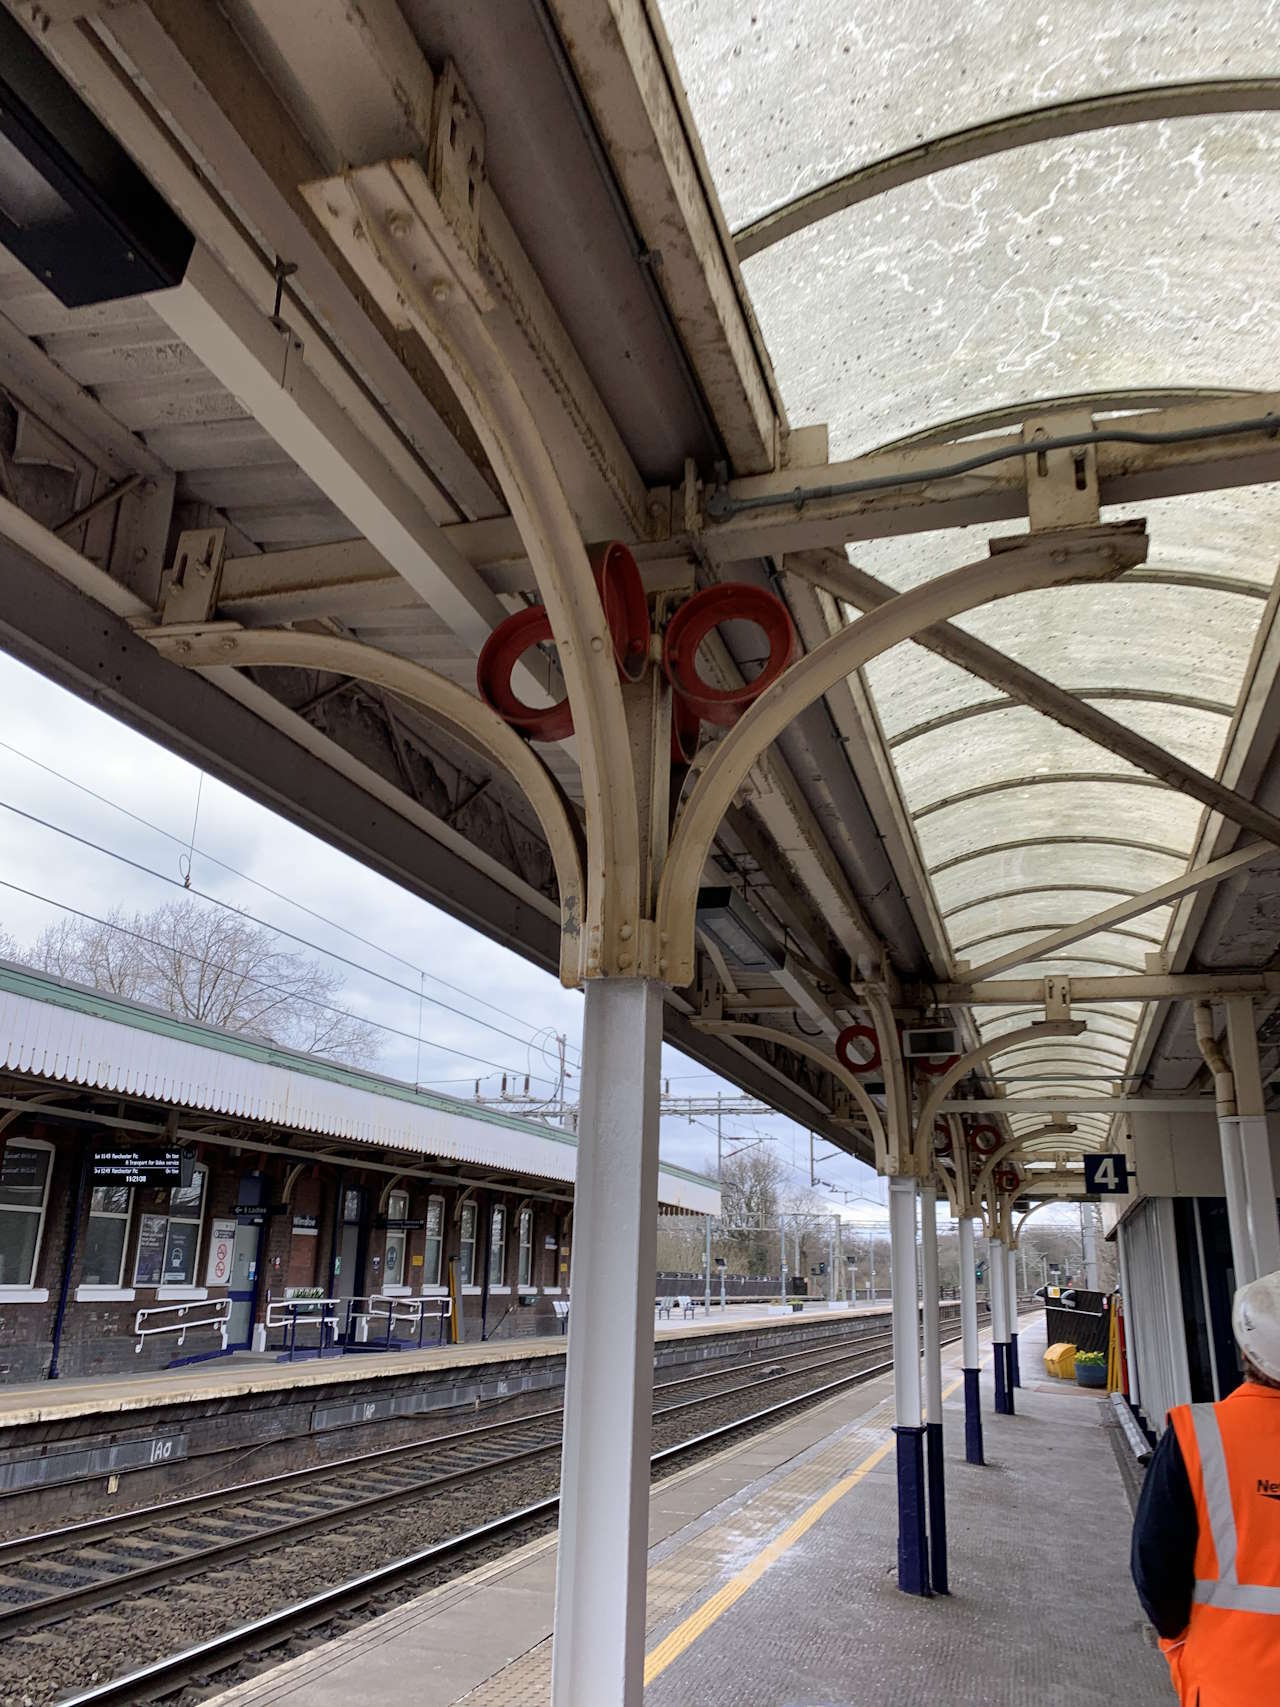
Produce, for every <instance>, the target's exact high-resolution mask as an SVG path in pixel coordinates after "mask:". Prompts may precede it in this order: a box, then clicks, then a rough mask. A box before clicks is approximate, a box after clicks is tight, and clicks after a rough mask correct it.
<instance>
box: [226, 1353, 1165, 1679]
mask: <svg viewBox="0 0 1280 1707" xmlns="http://www.w3.org/2000/svg"><path fill="white" fill-rule="evenodd" d="M1022 1341H1023V1366H1024V1368H1025V1369H1026V1370H1027V1371H1028V1385H1027V1387H1025V1388H1023V1389H1020V1390H1019V1392H1018V1402H1019V1414H1018V1415H1016V1416H1014V1417H995V1416H994V1415H992V1414H991V1409H992V1395H991V1389H990V1380H989V1376H986V1377H984V1403H985V1408H986V1412H987V1414H986V1417H985V1425H986V1435H987V1456H988V1460H989V1462H988V1464H987V1465H986V1466H985V1467H984V1468H981V1469H979V1468H975V1467H972V1466H969V1465H966V1464H965V1463H964V1462H963V1457H962V1453H963V1417H962V1415H961V1413H960V1410H959V1408H958V1397H959V1373H960V1372H959V1362H958V1357H953V1358H951V1359H950V1360H949V1364H948V1368H947V1371H946V1387H947V1389H948V1392H949V1397H948V1400H947V1404H946V1413H947V1425H948V1426H947V1447H948V1453H947V1473H948V1477H949V1486H948V1491H949V1495H950V1498H949V1519H950V1526H951V1535H952V1544H951V1576H952V1583H953V1593H952V1594H951V1595H950V1596H949V1597H946V1598H941V1597H939V1598H937V1599H934V1600H931V1601H918V1600H912V1599H910V1598H909V1597H907V1596H904V1595H902V1594H900V1593H899V1592H898V1589H897V1587H896V1545H897V1543H896V1483H895V1479H894V1474H893V1459H892V1452H891V1446H892V1435H891V1433H890V1426H891V1422H892V1397H891V1392H890V1388H889V1383H888V1381H887V1380H885V1379H880V1380H877V1381H875V1382H871V1383H868V1384H867V1386H865V1387H861V1388H859V1389H857V1390H856V1391H855V1392H854V1393H853V1394H851V1395H850V1394H846V1395H844V1396H842V1397H839V1398H836V1399H833V1400H831V1401H829V1402H828V1403H827V1404H824V1405H822V1406H819V1407H816V1408H815V1409H814V1410H812V1411H810V1412H808V1413H807V1414H806V1415H805V1416H803V1417H802V1418H800V1419H798V1420H797V1421H795V1422H792V1423H788V1424H786V1425H785V1426H783V1427H781V1428H778V1429H775V1430H773V1431H771V1432H770V1433H768V1434H764V1435H760V1436H757V1437H756V1438H755V1439H754V1440H752V1441H749V1442H747V1443H746V1444H745V1445H743V1446H740V1447H735V1448H732V1449H731V1450H729V1451H727V1452H724V1453H722V1454H720V1455H719V1456H718V1457H716V1458H714V1459H711V1460H708V1461H706V1462H705V1463H703V1464H701V1465H697V1466H695V1467H693V1468H691V1469H689V1470H687V1471H684V1472H682V1473H681V1474H680V1475H678V1476H675V1477H673V1478H671V1479H670V1480H669V1481H667V1482H664V1483H661V1484H659V1485H658V1486H657V1487H656V1488H655V1489H654V1493H653V1499H652V1503H651V1523H650V1544H651V1548H650V1556H649V1581H648V1607H647V1623H648V1631H649V1637H648V1662H647V1668H646V1678H647V1683H648V1687H647V1689H646V1695H645V1699H646V1703H652V1704H653V1707H689V1704H690V1703H698V1704H699V1707H702V1704H707V1707H711V1704H713V1703H719V1702H732V1703H734V1707H779V1704H780V1703H786V1704H787V1707H819V1704H821V1707H837V1704H843V1703H849V1704H852V1703H854V1702H857V1703H874V1704H876V1707H917V1704H919V1707H923V1704H924V1703H927V1702H930V1701H932V1700H934V1699H936V1698H938V1697H939V1696H941V1698H942V1699H945V1700H947V1701H948V1702H949V1703H960V1704H965V1707H990V1704H992V1703H1000V1704H1002V1707H1020V1704H1022V1703H1026V1704H1027V1707H1086V1704H1092V1703H1095V1702H1096V1703H1099V1704H1100V1703H1102V1702H1111V1701H1113V1700H1115V1699H1117V1698H1118V1697H1121V1696H1123V1698H1124V1699H1125V1701H1126V1707H1167V1703H1168V1700H1169V1694H1168V1678H1167V1673H1166V1671H1165V1667H1164V1662H1163V1661H1162V1660H1161V1658H1160V1656H1159V1655H1158V1653H1156V1652H1155V1651H1154V1649H1153V1647H1152V1646H1151V1643H1150V1641H1149V1640H1148V1636H1147V1633H1146V1632H1145V1630H1144V1626H1143V1622H1142V1615H1141V1612H1140V1609H1139V1607H1138V1603H1137V1600H1136V1598H1135V1597H1134V1594H1133V1590H1132V1588H1131V1586H1130V1584H1129V1580H1128V1568H1127V1561H1128V1535H1129V1523H1130V1515H1129V1507H1128V1503H1127V1499H1126V1496H1125V1492H1124V1487H1123V1483H1122V1480H1121V1477H1120V1473H1119V1469H1118V1467H1117V1464H1116V1461H1115V1458H1114V1456H1113V1452H1112V1447H1111V1444H1110V1434H1109V1428H1110V1425H1109V1423H1108V1421H1107V1407H1105V1406H1104V1404H1102V1403H1101V1402H1100V1401H1099V1400H1098V1399H1097V1398H1096V1397H1090V1396H1088V1395H1085V1394H1084V1393H1082V1392H1080V1391H1079V1390H1077V1389H1075V1388H1072V1387H1063V1388H1061V1389H1059V1390H1055V1389H1054V1388H1052V1386H1051V1384H1050V1383H1048V1382H1047V1381H1042V1380H1041V1379H1040V1378H1039V1376H1038V1373H1037V1372H1038V1371H1039V1369H1040V1356H1041V1352H1042V1350H1043V1330H1042V1329H1041V1328H1040V1327H1039V1325H1038V1324H1037V1325H1036V1326H1034V1327H1030V1326H1029V1328H1028V1331H1025V1332H1024V1334H1023V1336H1022ZM554 1576H555V1544H554V1541H553V1540H552V1539H550V1538H548V1539H546V1540H542V1541H537V1542H534V1543H531V1544H530V1545H528V1546H526V1547H524V1548H522V1549H521V1550H520V1551H519V1552H517V1553H515V1554H513V1555H511V1556H510V1557H509V1558H507V1559H505V1560H502V1561H500V1562H498V1563H496V1564H493V1565H490V1566H487V1567H485V1568H483V1569H482V1570H480V1571H477V1572H473V1573H472V1574H470V1575H469V1576H468V1577H466V1578H463V1579H460V1580H459V1581H458V1582H455V1583H452V1584H449V1585H447V1586H446V1587H443V1588H440V1589H437V1590H435V1591H433V1592H432V1593H431V1594H428V1595H425V1596H423V1597H422V1598H421V1599H419V1600H417V1601H415V1602H412V1603H411V1604H409V1605H407V1606H405V1607H402V1608H399V1609H397V1610H396V1611H394V1612H390V1613H387V1614H385V1615H384V1616H382V1617H380V1618H377V1619H375V1620H373V1621H371V1622H370V1624H369V1625H367V1626H366V1627H365V1628H364V1629H362V1630H359V1631H356V1632H353V1633H351V1634H349V1635H347V1636H345V1637H343V1638H342V1639H341V1640H339V1641H337V1642H335V1643H332V1644H329V1645H327V1646H325V1647H323V1648H318V1649H316V1650H314V1651H313V1652H311V1653H309V1654H306V1655H303V1656H302V1657H300V1658H299V1659H297V1660H294V1661H292V1662H290V1663H289V1664H287V1665H285V1666H282V1667H279V1668H277V1669H275V1670H273V1671H271V1672H267V1673H264V1674H263V1675H262V1676H261V1677H259V1678H258V1679H256V1680H254V1681H252V1682H250V1683H247V1684H243V1685H241V1686H240V1687H238V1688H236V1689H234V1690H231V1691H229V1692H228V1693H226V1694H224V1695H222V1696H219V1697H218V1698H217V1700H218V1703H219V1707H267V1704H268V1703H271V1704H275V1703H281V1704H285V1707H337V1704H338V1703H345V1702H349V1701H351V1700H353V1699H356V1698H362V1699H363V1698H372V1699H376V1700H378V1702H379V1704H380V1707H402V1704H403V1707H408V1704H409V1703H411V1702H412V1703H413V1704H414V1707H453V1704H455V1703H461V1702H465V1703H466V1704H467V1707H535V1704H536V1707H543V1704H544V1703H545V1702H546V1700H547V1693H548V1684H549V1678H550V1657H551V1645H550V1641H549V1639H548V1638H549V1635H550V1629H551V1612H552V1597H553V1592H554Z"/></svg>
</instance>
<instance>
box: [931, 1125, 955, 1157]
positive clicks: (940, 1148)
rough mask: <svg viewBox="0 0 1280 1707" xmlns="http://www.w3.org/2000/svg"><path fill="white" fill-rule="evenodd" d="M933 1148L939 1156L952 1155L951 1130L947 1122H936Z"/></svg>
mask: <svg viewBox="0 0 1280 1707" xmlns="http://www.w3.org/2000/svg"><path fill="white" fill-rule="evenodd" d="M933 1148H934V1151H935V1153H936V1154H937V1155H939V1156H949V1155H950V1154H951V1128H950V1126H949V1125H948V1124H947V1122H946V1121H945V1120H935V1121H934V1123H933Z"/></svg>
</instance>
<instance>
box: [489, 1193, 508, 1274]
mask: <svg viewBox="0 0 1280 1707" xmlns="http://www.w3.org/2000/svg"><path fill="white" fill-rule="evenodd" d="M495 1257H497V1259H498V1272H497V1274H495V1273H494V1272H493V1259H494V1258H495ZM485 1260H486V1262H487V1263H488V1265H489V1267H488V1274H489V1290H490V1292H494V1291H496V1290H497V1289H498V1288H500V1287H501V1286H503V1285H504V1284H505V1280H506V1273H507V1210H506V1205H505V1204H502V1203H495V1204H494V1206H493V1208H492V1209H491V1210H490V1211H489V1248H488V1250H487V1251H486V1252H485Z"/></svg>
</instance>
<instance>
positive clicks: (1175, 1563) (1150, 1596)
mask: <svg viewBox="0 0 1280 1707" xmlns="http://www.w3.org/2000/svg"><path fill="white" fill-rule="evenodd" d="M1199 1530H1200V1526H1199V1522H1198V1519H1197V1517H1196V1502H1195V1495H1194V1494H1193V1493H1192V1492H1191V1482H1190V1480H1189V1478H1188V1476H1187V1467H1186V1465H1185V1464H1184V1463H1183V1462H1182V1452H1181V1450H1180V1448H1179V1446H1178V1437H1177V1435H1176V1434H1175V1433H1174V1432H1173V1430H1172V1429H1171V1428H1166V1429H1165V1431H1164V1434H1163V1436H1162V1438H1161V1440H1160V1444H1159V1445H1158V1446H1157V1447H1156V1449H1155V1452H1154V1454H1153V1455H1152V1459H1151V1462H1150V1464H1149V1465H1148V1466H1147V1476H1146V1480H1145V1481H1144V1482H1143V1484H1142V1493H1141V1495H1140V1496H1139V1498H1138V1510H1137V1514H1136V1516H1135V1517H1134V1520H1133V1549H1132V1552H1131V1554H1130V1559H1129V1568H1130V1570H1131V1571H1132V1572H1133V1586H1134V1587H1135V1588H1136V1589H1137V1591H1138V1599H1139V1600H1140V1601H1141V1602H1142V1609H1143V1611H1144V1612H1145V1613H1146V1615H1147V1617H1148V1618H1149V1619H1150V1620H1151V1622H1152V1623H1153V1624H1154V1625H1155V1627H1156V1629H1157V1631H1158V1632H1159V1633H1160V1635H1161V1636H1165V1637H1174V1636H1181V1635H1182V1633H1183V1631H1184V1630H1185V1629H1186V1627H1187V1621H1188V1620H1189V1618H1190V1617H1191V1594H1192V1590H1193V1589H1194V1587H1195V1556H1196V1541H1197V1539H1198V1537H1199Z"/></svg>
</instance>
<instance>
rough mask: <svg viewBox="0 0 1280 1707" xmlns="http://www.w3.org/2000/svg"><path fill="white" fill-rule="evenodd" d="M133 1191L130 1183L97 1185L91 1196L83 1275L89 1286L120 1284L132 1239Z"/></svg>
mask: <svg viewBox="0 0 1280 1707" xmlns="http://www.w3.org/2000/svg"><path fill="white" fill-rule="evenodd" d="M132 1207H133V1192H132V1191H131V1190H130V1189H129V1187H128V1186H127V1185H95V1186H94V1188H93V1195H92V1196H91V1197H90V1199H89V1226H88V1229H87V1230H86V1232H85V1236H84V1259H83V1261H82V1262H81V1265H80V1279H81V1281H82V1282H83V1283H84V1285H86V1286H119V1284H120V1281H121V1278H122V1276H123V1274H124V1247H125V1245H126V1244H127V1243H128V1239H129V1211H130V1210H131V1209H132Z"/></svg>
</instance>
